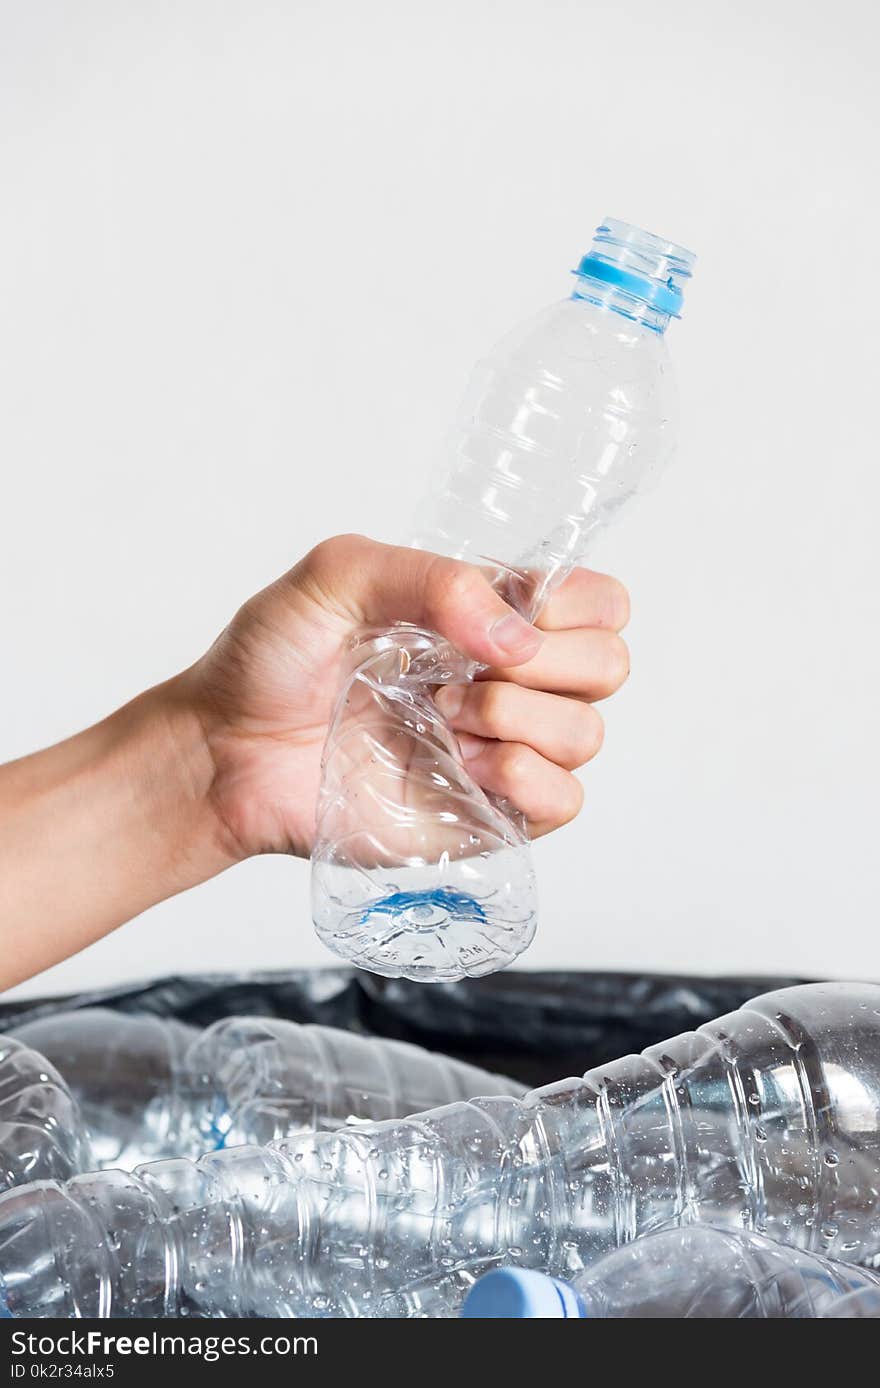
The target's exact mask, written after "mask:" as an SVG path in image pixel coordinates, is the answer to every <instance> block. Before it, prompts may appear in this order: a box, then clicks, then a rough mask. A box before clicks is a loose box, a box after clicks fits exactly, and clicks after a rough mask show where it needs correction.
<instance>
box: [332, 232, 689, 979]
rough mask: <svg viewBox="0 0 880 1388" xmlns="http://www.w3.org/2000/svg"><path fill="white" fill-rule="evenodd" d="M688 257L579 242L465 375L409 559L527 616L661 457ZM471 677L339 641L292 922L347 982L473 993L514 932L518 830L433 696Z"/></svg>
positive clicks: (509, 955) (519, 878)
mask: <svg viewBox="0 0 880 1388" xmlns="http://www.w3.org/2000/svg"><path fill="white" fill-rule="evenodd" d="M693 260H694V257H693V256H692V255H691V253H690V252H689V251H686V250H683V249H682V248H681V247H680V246H676V245H674V244H673V243H672V242H669V241H666V240H663V239H662V238H661V237H658V236H653V235H650V234H649V233H647V232H644V231H640V230H639V229H638V228H636V227H632V226H628V225H627V224H626V223H625V222H619V221H614V220H612V219H610V218H609V219H608V220H607V221H606V222H605V223H604V224H603V225H602V226H601V227H599V229H598V231H597V232H596V236H595V239H594V241H593V246H592V248H591V250H590V251H589V253H588V254H587V255H585V256H584V258H583V259H582V261H581V262H580V265H579V266H578V268H577V270H576V272H575V282H574V290H573V292H572V294H571V297H570V298H569V299H566V300H563V301H562V302H561V303H557V304H554V305H552V306H551V307H550V308H548V309H546V310H545V311H544V312H543V313H541V314H540V315H539V316H538V317H537V318H536V319H534V320H532V321H530V322H528V323H527V324H525V325H524V326H523V327H521V328H520V329H518V330H517V331H515V332H514V333H512V334H511V335H510V336H509V337H508V338H506V339H505V340H504V341H503V342H502V343H500V344H499V346H498V347H497V348H496V349H495V351H494V352H493V353H492V355H491V356H490V357H489V358H488V360H486V361H484V362H482V363H481V364H480V365H479V366H478V367H477V370H476V372H475V375H474V377H473V380H472V382H471V385H470V388H469V390H468V392H467V395H466V397H465V401H464V404H463V406H462V409H461V413H460V415H459V420H458V424H457V427H456V429H455V432H454V434H453V437H452V440H451V443H450V454H451V462H450V467H449V469H448V475H444V476H443V477H442V478H441V479H440V481H439V485H438V487H437V489H436V491H435V494H434V496H433V497H432V499H431V500H430V501H429V502H428V503H427V504H426V505H425V507H424V508H423V509H422V511H421V513H420V515H419V517H418V519H417V523H416V535H415V539H414V544H415V545H417V546H418V547H420V548H423V549H430V550H433V551H436V552H439V553H441V554H445V555H447V556H452V557H456V558H460V559H465V560H468V561H471V562H473V563H476V564H481V565H484V566H486V567H487V568H488V570H489V571H490V572H491V574H492V575H493V576H494V582H495V585H496V587H497V588H498V589H499V591H500V592H501V593H502V594H503V596H504V597H505V599H506V600H507V601H508V602H509V603H510V604H511V605H512V606H513V607H514V608H516V610H517V611H518V612H520V613H521V614H522V615H523V616H525V617H527V618H528V619H529V620H533V619H534V618H535V617H536V616H537V615H538V613H539V612H540V610H541V607H542V605H543V603H544V601H545V600H546V598H547V596H548V595H549V593H550V592H551V591H552V589H553V588H554V587H555V586H556V585H557V584H559V583H560V582H561V581H562V579H563V578H564V577H565V576H566V574H567V573H568V572H569V571H570V570H571V568H572V567H573V566H574V565H576V564H578V563H580V562H581V560H582V559H583V558H584V556H585V554H586V551H587V547H588V543H589V540H590V538H591V536H592V534H593V532H594V531H595V530H596V528H597V527H598V526H600V525H602V524H604V523H606V522H607V521H609V520H610V519H611V518H612V517H613V516H614V515H615V513H616V512H617V510H618V509H619V507H620V505H621V504H622V503H623V502H624V501H625V500H627V498H629V497H630V496H631V495H633V494H634V493H635V492H636V490H643V489H644V487H645V484H646V482H647V480H648V478H649V474H651V473H654V472H656V471H657V469H658V468H659V467H660V465H661V464H662V463H663V462H664V461H665V459H666V458H667V456H668V454H669V453H670V452H671V450H672V446H673V442H674V426H675V391H674V385H673V379H672V371H671V367H670V362H669V357H668V354H667V350H666V343H665V339H664V332H665V330H666V327H667V326H668V324H669V322H670V319H671V318H673V317H678V315H679V311H680V309H681V304H682V289H683V286H684V285H685V283H686V281H687V280H688V279H689V277H690V273H691V267H692V264H693ZM476 673H477V667H476V666H475V665H474V664H473V663H472V662H470V661H468V660H467V659H466V658H465V657H463V656H462V655H461V653H460V652H458V651H456V650H454V649H452V648H451V647H450V646H449V645H448V643H445V642H443V641H442V640H441V638H439V637H438V636H437V635H436V634H435V633H432V632H430V631H422V630H418V629H416V628H414V627H411V626H407V625H398V626H395V627H392V628H390V629H388V630H385V631H378V632H377V631H368V632H365V633H363V635H362V637H361V638H360V639H359V640H358V641H357V642H356V643H355V646H354V649H353V652H352V657H351V668H350V672H349V674H348V677H347V678H346V680H345V681H344V684H343V688H342V691H341V694H340V697H339V702H338V704H337V708H336V712H335V714H334V717H333V719H332V722H331V726H330V730H329V733H328V737H327V744H326V747H325V750H324V766H323V782H322V788H321V792H320V796H319V802H318V821H317V834H316V841H315V846H314V848H313V850H312V865H313V867H312V907H313V916H314V920H315V925H316V929H317V932H318V934H319V936H320V938H321V939H322V940H323V941H324V943H325V944H326V945H328V946H329V947H330V949H332V950H334V951H335V952H336V953H337V954H339V955H341V956H342V957H343V958H344V959H348V960H351V961H352V962H353V963H355V964H357V965H359V966H360V967H361V968H366V969H371V970H373V971H374V972H375V973H379V974H387V975H389V976H391V977H405V978H413V979H421V980H424V981H436V980H439V979H457V978H462V977H463V976H465V975H473V976H476V975H480V974H486V973H491V972H492V971H493V970H495V969H499V968H502V967H503V966H504V965H506V964H509V963H510V962H511V960H513V959H515V958H516V956H517V955H518V954H520V953H522V951H523V950H524V949H525V948H526V947H527V945H528V944H529V942H530V941H531V939H532V936H533V934H534V930H535V918H536V896H535V884H534V875H533V871H532V865H531V856H530V852H529V849H528V838H527V833H526V828H525V824H524V822H523V820H522V817H521V816H519V815H518V814H517V813H515V812H514V811H513V810H512V808H511V806H510V805H509V804H506V803H504V802H501V801H499V800H498V799H496V798H495V797H493V796H491V795H489V794H487V793H486V792H485V791H483V790H482V789H481V788H480V787H479V786H478V785H477V784H476V782H475V781H474V780H473V779H472V777H471V776H470V775H469V774H468V771H467V769H466V766H465V764H464V762H463V760H462V758H461V756H460V753H459V748H458V743H457V741H456V738H455V736H454V734H453V733H452V731H451V729H450V728H449V726H448V724H447V723H446V722H445V720H444V718H443V717H442V715H441V714H440V713H439V711H438V709H437V707H436V705H435V703H434V699H433V693H434V692H435V690H436V689H437V687H438V686H442V685H444V684H455V683H462V682H465V681H467V680H470V679H472V678H473V677H474V675H475V674H476Z"/></svg>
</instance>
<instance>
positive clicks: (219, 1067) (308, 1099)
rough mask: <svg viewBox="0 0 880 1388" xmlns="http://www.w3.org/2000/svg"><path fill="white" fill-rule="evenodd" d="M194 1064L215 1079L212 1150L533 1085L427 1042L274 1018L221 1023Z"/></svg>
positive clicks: (196, 1050)
mask: <svg viewBox="0 0 880 1388" xmlns="http://www.w3.org/2000/svg"><path fill="white" fill-rule="evenodd" d="M187 1063H188V1066H189V1068H190V1070H191V1071H192V1072H193V1074H194V1075H203V1076H204V1077H205V1087H206V1089H207V1088H210V1089H211V1090H212V1091H213V1095H214V1099H213V1103H212V1106H211V1107H210V1108H207V1107H206V1110H205V1112H206V1118H207V1127H206V1130H205V1141H204V1143H203V1146H204V1148H206V1149H207V1148H209V1147H216V1146H219V1145H223V1146H227V1147H231V1146H235V1145H238V1144H241V1143H250V1144H257V1145H265V1144H266V1143H268V1142H271V1141H274V1140H276V1139H279V1138H282V1137H285V1136H287V1135H288V1134H291V1133H296V1132H300V1131H307V1130H310V1129H314V1130H318V1129H323V1128H337V1127H340V1126H342V1125H343V1124H345V1123H347V1122H348V1121H350V1120H352V1119H356V1120H358V1121H361V1120H364V1121H381V1120H383V1119H386V1118H394V1117H400V1116H403V1115H405V1114H407V1113H418V1112H421V1111H422V1110H424V1109H429V1108H436V1107H437V1106H438V1105H441V1104H445V1103H450V1102H453V1101H455V1100H457V1099H465V1098H468V1097H470V1096H471V1095H473V1094H488V1093H493V1092H498V1093H506V1094H522V1093H524V1086H522V1085H520V1084H518V1083H517V1082H516V1081H515V1080H511V1079H508V1078H507V1077H505V1076H502V1075H493V1074H490V1073H489V1072H488V1071H486V1070H481V1069H478V1068H477V1067H476V1066H472V1065H467V1064H465V1063H464V1062H463V1061H458V1060H453V1059H451V1058H450V1057H448V1056H444V1055H440V1054H438V1053H435V1052H432V1051H427V1050H424V1049H423V1048H422V1047H421V1046H413V1045H408V1044H407V1043H406V1042H402V1041H390V1040H386V1039H385V1038H382V1037H370V1036H361V1035H359V1034H358V1033H356V1032H350V1031H342V1030H340V1029H338V1028H335V1027H323V1026H315V1025H311V1024H307V1025H301V1024H299V1023H297V1022H289V1021H285V1020H283V1019H281V1018H274V1017H231V1018H226V1019H224V1020H223V1021H220V1022H215V1023H214V1025H213V1026H211V1027H209V1028H208V1029H207V1030H206V1031H205V1032H204V1033H203V1035H202V1036H201V1037H200V1038H199V1039H198V1041H197V1042H196V1043H195V1044H194V1045H193V1046H192V1047H191V1049H190V1051H189V1053H188V1056H187Z"/></svg>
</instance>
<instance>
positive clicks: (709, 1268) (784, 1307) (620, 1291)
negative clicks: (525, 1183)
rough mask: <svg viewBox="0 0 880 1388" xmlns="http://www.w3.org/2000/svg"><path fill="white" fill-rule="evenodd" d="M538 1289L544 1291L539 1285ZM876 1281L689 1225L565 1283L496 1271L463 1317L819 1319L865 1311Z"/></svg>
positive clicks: (746, 1235) (879, 1290)
mask: <svg viewBox="0 0 880 1388" xmlns="http://www.w3.org/2000/svg"><path fill="white" fill-rule="evenodd" d="M542 1284H543V1285H542ZM878 1299H880V1275H878V1274H877V1273H873V1272H869V1271H868V1270H867V1269H865V1268H857V1267H852V1266H848V1265H847V1264H845V1263H837V1262H833V1261H832V1260H831V1259H830V1258H823V1257H822V1256H821V1255H820V1254H818V1253H808V1252H805V1251H804V1250H803V1249H799V1248H788V1247H785V1246H784V1245H783V1244H779V1243H775V1242H774V1241H773V1240H772V1239H768V1238H767V1237H766V1236H765V1235H764V1234H757V1233H754V1232H752V1231H737V1230H732V1229H715V1228H711V1227H709V1226H708V1225H700V1224H697V1225H690V1226H688V1227H685V1228H675V1229H668V1230H665V1231H663V1232H661V1233H657V1234H649V1235H648V1237H647V1238H642V1239H637V1240H636V1241H635V1243H628V1244H625V1245H624V1247H623V1248H619V1249H617V1250H616V1251H615V1252H614V1253H609V1254H608V1255H607V1256H606V1257H604V1258H600V1259H599V1261H598V1262H597V1263H596V1264H595V1265H594V1266H593V1267H591V1268H587V1269H586V1271H585V1272H582V1273H580V1274H579V1275H578V1276H577V1277H576V1278H575V1279H574V1281H573V1282H572V1283H571V1284H566V1283H561V1282H557V1281H555V1280H554V1279H552V1278H549V1277H543V1276H542V1275H541V1274H540V1273H535V1272H531V1273H516V1272H512V1271H511V1270H510V1269H496V1271H494V1272H490V1273H487V1274H486V1276H485V1277H484V1278H480V1280H479V1282H478V1283H477V1284H476V1287H475V1289H474V1290H473V1291H472V1292H471V1293H470V1294H469V1296H468V1298H467V1300H466V1302H465V1305H464V1308H463V1311H462V1314H463V1315H464V1316H467V1317H468V1318H476V1319H493V1320H498V1319H510V1320H533V1319H542V1320H549V1319H556V1320H564V1319H576V1318H578V1317H580V1318H582V1319H589V1320H624V1319H627V1318H629V1317H635V1318H638V1319H641V1320H657V1319H666V1320H691V1319H715V1320H782V1319H800V1320H819V1319H823V1318H825V1317H828V1316H834V1317H836V1318H837V1317H855V1316H864V1315H866V1314H873V1312H871V1311H869V1310H868V1308H869V1307H872V1306H874V1305H876V1302H877V1300H878Z"/></svg>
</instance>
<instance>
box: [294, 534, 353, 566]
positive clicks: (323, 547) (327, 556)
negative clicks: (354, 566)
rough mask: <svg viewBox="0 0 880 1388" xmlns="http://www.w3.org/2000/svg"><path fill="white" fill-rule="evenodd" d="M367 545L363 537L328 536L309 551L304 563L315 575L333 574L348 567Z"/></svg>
mask: <svg viewBox="0 0 880 1388" xmlns="http://www.w3.org/2000/svg"><path fill="white" fill-rule="evenodd" d="M368 543H369V541H367V540H365V539H364V537H363V535H330V536H328V538H327V539H326V540H321V541H320V543H319V544H317V545H315V546H314V548H313V549H310V550H309V552H308V554H307V555H306V557H305V560H304V563H305V564H306V565H307V566H308V567H309V568H310V569H312V570H314V571H315V572H316V573H327V572H330V573H335V572H336V571H337V570H339V569H340V568H344V567H346V566H347V565H349V564H350V563H351V562H352V561H353V560H354V558H355V557H356V556H357V554H358V553H359V551H361V550H362V549H363V547H364V545H366V544H368Z"/></svg>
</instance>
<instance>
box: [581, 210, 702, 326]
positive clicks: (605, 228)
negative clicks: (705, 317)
mask: <svg viewBox="0 0 880 1388" xmlns="http://www.w3.org/2000/svg"><path fill="white" fill-rule="evenodd" d="M695 260H696V256H695V255H694V253H693V251H689V250H687V249H686V248H685V247H684V246H679V245H678V244H677V243H676V242H675V241H669V240H667V239H666V238H665V237H662V236H656V235H655V234H654V233H653V232H650V231H643V230H642V228H641V227H636V226H632V225H631V224H630V223H629V222H622V221H620V220H619V219H618V218H615V217H606V218H605V220H604V222H602V224H601V226H599V227H597V228H596V232H595V235H594V237H593V244H592V246H591V247H590V249H589V251H588V252H587V254H586V255H585V256H584V257H583V259H582V260H581V262H580V264H579V265H578V267H577V269H576V270H575V272H574V273H575V274H576V275H578V276H580V277H582V278H584V279H590V280H594V281H596V282H598V283H600V284H603V285H606V286H608V287H610V288H611V289H618V290H620V291H621V292H622V293H624V294H627V295H629V296H631V297H632V298H633V299H637V300H639V301H640V302H641V303H644V304H648V305H649V307H651V308H653V309H655V310H656V311H657V312H658V313H662V314H667V315H668V316H669V317H670V318H678V317H680V316H681V306H682V303H683V302H684V288H685V285H686V284H687V282H688V280H689V279H690V278H691V274H692V271H693V265H694V261H695Z"/></svg>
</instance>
